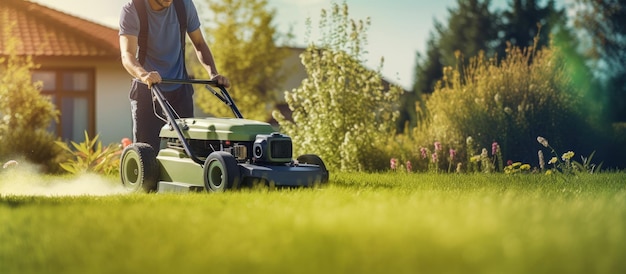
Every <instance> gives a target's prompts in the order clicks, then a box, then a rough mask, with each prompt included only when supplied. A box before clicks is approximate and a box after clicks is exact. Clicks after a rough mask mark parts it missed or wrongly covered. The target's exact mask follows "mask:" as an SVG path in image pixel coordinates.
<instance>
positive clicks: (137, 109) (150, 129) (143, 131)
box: [130, 81, 165, 152]
mask: <svg viewBox="0 0 626 274" xmlns="http://www.w3.org/2000/svg"><path fill="white" fill-rule="evenodd" d="M155 104H156V113H158V114H159V115H161V108H160V107H159V106H158V103H156V102H154V103H153V102H152V93H151V92H150V91H149V90H148V86H147V85H145V84H142V83H138V82H136V81H133V82H132V86H131V91H130V105H131V113H132V118H133V142H135V143H147V144H149V145H151V146H152V148H153V149H154V151H155V152H158V151H159V149H160V143H161V141H160V138H159V132H160V130H161V127H163V125H164V124H165V122H163V121H162V120H161V119H159V118H157V116H156V115H155Z"/></svg>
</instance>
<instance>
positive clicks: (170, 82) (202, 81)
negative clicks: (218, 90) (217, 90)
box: [161, 79, 220, 87]
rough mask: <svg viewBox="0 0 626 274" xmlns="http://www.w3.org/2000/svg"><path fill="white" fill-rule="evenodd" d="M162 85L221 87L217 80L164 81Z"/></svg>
mask: <svg viewBox="0 0 626 274" xmlns="http://www.w3.org/2000/svg"><path fill="white" fill-rule="evenodd" d="M161 83H164V84H201V85H210V86H213V87H220V85H219V84H218V83H217V81H215V80H199V79H186V80H185V79H162V80H161Z"/></svg>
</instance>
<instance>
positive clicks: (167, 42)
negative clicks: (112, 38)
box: [119, 0, 200, 91]
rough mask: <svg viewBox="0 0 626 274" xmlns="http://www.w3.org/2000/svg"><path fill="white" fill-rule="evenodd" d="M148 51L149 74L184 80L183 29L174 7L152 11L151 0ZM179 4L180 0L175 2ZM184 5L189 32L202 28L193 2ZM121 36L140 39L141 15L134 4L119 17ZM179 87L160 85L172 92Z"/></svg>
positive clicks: (128, 6) (147, 67) (146, 63)
mask: <svg viewBox="0 0 626 274" xmlns="http://www.w3.org/2000/svg"><path fill="white" fill-rule="evenodd" d="M144 1H145V3H146V11H147V14H148V51H147V54H146V62H145V63H144V65H143V66H144V68H145V69H146V70H147V71H158V72H159V74H160V75H161V77H162V78H169V79H183V77H184V75H185V74H184V70H185V67H184V58H185V57H184V56H183V51H182V49H181V43H180V40H181V39H180V38H181V37H180V26H179V24H178V17H177V15H176V8H175V7H174V4H172V5H170V6H169V7H168V8H166V9H164V10H161V11H154V10H152V8H150V4H148V0H144ZM174 1H177V0H174ZM182 1H184V2H185V9H186V11H187V32H188V33H189V32H193V31H195V30H197V29H198V28H200V20H199V19H198V12H197V11H196V7H195V6H194V4H193V2H191V0H182ZM119 34H120V35H132V36H137V37H138V36H139V16H138V15H137V10H136V9H135V6H134V4H133V2H132V1H130V2H129V3H127V4H126V5H124V7H123V8H122V13H121V15H120V32H119ZM179 86H180V85H171V84H170V85H165V84H164V85H161V89H162V90H163V91H172V90H175V89H176V88H178V87H179Z"/></svg>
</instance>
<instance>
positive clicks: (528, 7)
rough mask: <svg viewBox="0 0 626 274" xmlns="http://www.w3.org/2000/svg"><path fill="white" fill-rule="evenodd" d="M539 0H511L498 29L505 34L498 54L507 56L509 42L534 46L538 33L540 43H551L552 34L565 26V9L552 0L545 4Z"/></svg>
mask: <svg viewBox="0 0 626 274" xmlns="http://www.w3.org/2000/svg"><path fill="white" fill-rule="evenodd" d="M540 2H541V1H537V0H514V1H509V2H508V4H509V6H508V9H507V10H504V11H503V12H502V16H501V18H502V19H501V20H502V22H501V24H500V26H499V27H498V29H499V30H500V31H501V32H502V33H503V36H502V37H500V38H499V39H498V40H499V41H498V45H497V46H496V51H497V53H498V56H505V55H506V49H507V47H508V45H507V44H509V43H510V44H511V45H512V46H515V47H519V48H524V47H528V46H532V45H533V42H534V39H533V38H534V37H539V40H538V43H539V44H538V45H537V46H538V47H543V46H548V42H549V41H550V35H551V34H553V33H554V32H555V31H557V30H559V29H564V28H565V23H566V22H565V21H566V20H567V17H566V14H565V10H564V9H558V8H557V7H556V6H555V1H554V0H550V1H547V3H546V4H545V5H544V6H543V7H542V6H540V5H539V3H540Z"/></svg>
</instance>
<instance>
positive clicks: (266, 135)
mask: <svg viewBox="0 0 626 274" xmlns="http://www.w3.org/2000/svg"><path fill="white" fill-rule="evenodd" d="M220 89H221V95H219V96H218V97H219V98H221V99H223V100H222V101H225V103H227V105H230V106H231V108H232V109H233V113H235V116H238V117H236V118H213V117H207V118H184V119H181V118H175V113H174V112H173V110H171V107H169V104H167V101H165V99H164V98H163V97H162V95H161V92H160V90H159V89H158V87H155V86H153V88H152V92H153V94H154V95H155V98H156V99H157V102H159V103H160V104H161V106H162V108H163V109H164V110H165V111H164V114H165V116H166V118H167V120H168V123H167V124H166V125H165V126H164V127H163V128H162V129H161V132H160V135H159V136H160V138H161V146H160V148H158V149H155V148H152V147H151V146H150V145H148V144H144V143H135V144H131V145H130V146H128V147H126V148H125V149H124V151H123V152H122V159H121V166H120V173H121V178H122V183H123V184H124V186H126V187H127V188H128V189H131V190H137V191H148V192H151V191H158V192H168V191H177V192H179V191H199V190H208V191H212V192H221V191H224V190H228V189H236V188H239V187H241V186H249V185H255V184H259V183H261V184H266V185H270V186H289V187H300V186H313V185H315V184H321V183H325V182H327V181H328V178H329V173H328V170H327V169H326V167H325V165H324V163H323V161H322V160H321V159H320V158H319V157H318V156H316V155H312V154H306V155H301V156H299V157H297V158H296V159H293V157H292V142H291V138H290V137H289V136H287V135H284V134H281V133H278V132H276V130H274V128H273V127H272V126H271V125H270V124H269V123H265V122H259V121H253V120H247V119H243V117H242V116H241V114H240V113H239V110H238V109H237V108H236V106H235V105H234V103H232V99H230V96H229V95H228V93H227V91H226V90H225V89H224V88H221V87H220ZM213 92H214V94H216V92H215V91H213ZM216 96H217V95H216Z"/></svg>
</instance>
